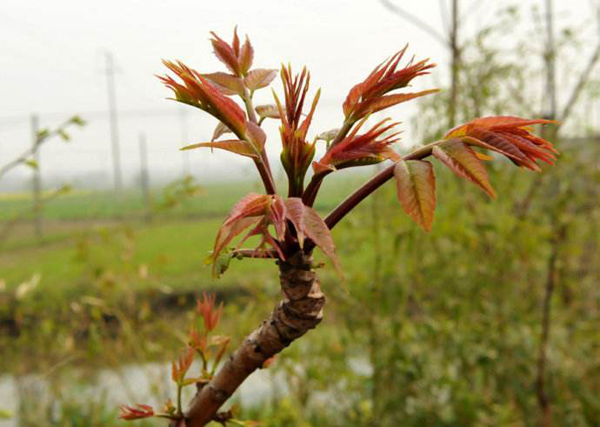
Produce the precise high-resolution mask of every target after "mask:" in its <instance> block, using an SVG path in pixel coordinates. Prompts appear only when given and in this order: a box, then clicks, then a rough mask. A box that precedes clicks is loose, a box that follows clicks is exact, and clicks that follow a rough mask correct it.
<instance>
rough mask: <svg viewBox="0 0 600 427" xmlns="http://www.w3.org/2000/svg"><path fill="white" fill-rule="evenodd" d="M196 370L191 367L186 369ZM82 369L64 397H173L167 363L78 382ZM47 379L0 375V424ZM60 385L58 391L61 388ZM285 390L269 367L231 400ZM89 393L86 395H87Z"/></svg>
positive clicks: (250, 401) (259, 398)
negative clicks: (3, 414)
mask: <svg viewBox="0 0 600 427" xmlns="http://www.w3.org/2000/svg"><path fill="white" fill-rule="evenodd" d="M194 369H196V371H197V370H198V367H197V366H192V368H191V369H190V372H195V370H194ZM85 375H86V374H85V373H84V372H78V373H77V377H78V378H79V381H78V382H77V384H76V386H74V387H69V391H68V392H67V393H68V396H67V397H69V396H71V395H72V397H73V398H75V399H78V400H82V401H83V400H84V399H86V398H89V399H91V400H90V401H94V399H104V402H105V403H106V404H107V405H108V406H109V407H110V406H112V405H114V406H115V407H116V406H118V405H120V404H134V403H147V404H151V405H155V407H157V406H158V407H160V406H162V404H163V403H164V402H165V401H166V399H167V398H168V397H171V398H172V399H173V398H174V396H175V388H174V386H173V384H172V383H171V382H170V376H171V366H170V364H158V363H148V364H144V365H125V366H122V367H119V368H117V369H103V370H100V371H97V372H95V373H93V374H89V381H88V382H87V383H86V382H82V381H81V377H82V376H83V377H84V378H85ZM50 381H51V378H48V377H44V376H43V375H27V376H24V377H15V376H12V375H4V376H2V377H0V411H8V412H10V413H11V414H12V418H10V419H1V418H0V427H17V426H18V425H19V418H18V409H19V405H20V403H21V399H28V400H29V399H31V398H32V397H35V399H45V400H44V401H48V399H51V396H50V389H51V384H50ZM65 388H66V387H65V386H64V385H63V387H62V390H65ZM184 390H185V391H187V393H186V394H184V399H183V401H184V402H187V401H188V400H189V399H191V397H192V394H193V392H194V387H192V386H189V387H186V389H184ZM280 393H281V394H285V393H287V388H286V383H285V381H284V379H283V378H282V377H281V375H277V374H274V373H272V372H270V371H269V370H260V371H257V372H255V373H254V374H253V375H251V376H250V377H249V378H248V380H247V381H245V382H244V383H243V384H242V386H241V387H240V389H239V390H238V391H237V392H236V393H235V395H234V397H233V401H235V402H238V403H240V404H242V405H244V406H254V405H257V404H260V403H261V402H263V401H264V400H265V399H267V398H269V397H272V396H274V395H276V394H280ZM88 395H89V396H88Z"/></svg>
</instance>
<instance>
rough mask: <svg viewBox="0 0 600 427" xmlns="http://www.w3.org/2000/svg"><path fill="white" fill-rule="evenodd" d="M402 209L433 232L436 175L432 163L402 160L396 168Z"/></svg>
mask: <svg viewBox="0 0 600 427" xmlns="http://www.w3.org/2000/svg"><path fill="white" fill-rule="evenodd" d="M394 178H395V179H396V188H397V192H398V200H400V204H401V205H402V209H404V212H406V213H407V214H408V215H409V216H410V217H411V218H412V219H414V220H415V221H416V222H417V224H419V225H420V226H421V227H422V228H423V229H424V230H425V231H431V224H432V223H433V214H434V211H435V175H434V173H433V167H432V165H431V163H430V162H427V161H424V160H400V161H399V162H398V163H396V166H395V167H394Z"/></svg>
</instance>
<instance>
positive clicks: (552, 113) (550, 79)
mask: <svg viewBox="0 0 600 427" xmlns="http://www.w3.org/2000/svg"><path fill="white" fill-rule="evenodd" d="M555 58H556V46H555V43H554V5H553V1H552V0H546V52H544V60H545V62H546V95H547V98H546V99H547V102H546V115H547V118H548V119H551V120H554V119H556V115H557V106H556V61H555Z"/></svg>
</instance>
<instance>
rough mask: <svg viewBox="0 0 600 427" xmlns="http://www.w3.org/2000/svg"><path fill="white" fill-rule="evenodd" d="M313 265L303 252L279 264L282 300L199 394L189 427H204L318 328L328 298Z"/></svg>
mask: <svg viewBox="0 0 600 427" xmlns="http://www.w3.org/2000/svg"><path fill="white" fill-rule="evenodd" d="M311 261H312V257H311V256H310V255H306V254H305V253H304V252H302V251H300V252H298V253H296V254H295V255H293V256H292V257H290V258H288V260H287V261H279V262H278V264H279V278H280V282H281V292H282V297H283V298H282V299H281V301H280V302H279V304H277V306H276V307H275V309H274V310H273V312H272V313H271V315H270V316H269V318H268V319H267V320H265V321H264V322H263V323H262V325H261V326H260V327H259V328H258V329H256V330H255V331H254V332H252V333H251V334H250V335H248V336H247V337H246V338H245V339H244V341H243V342H242V344H241V345H240V347H239V348H238V349H237V350H236V351H235V353H233V354H232V355H231V357H230V358H229V359H228V360H227V362H226V363H225V364H224V365H223V367H222V368H221V370H220V371H219V372H218V373H217V374H216V375H215V376H214V378H213V379H212V380H211V381H210V382H209V383H208V384H206V385H205V386H204V387H202V388H201V389H200V390H198V392H197V393H196V396H195V397H194V398H193V399H192V401H191V403H190V406H189V408H188V410H187V412H186V413H185V418H186V420H185V421H186V424H185V425H186V427H201V426H204V425H206V424H207V423H208V422H210V421H211V420H212V419H213V417H214V416H215V414H216V412H217V410H218V409H219V408H220V407H221V405H223V403H225V402H226V401H227V399H229V397H231V395H232V394H233V392H235V391H236V390H237V388H238V387H239V386H240V385H241V384H242V383H243V382H244V380H245V379H246V378H247V377H248V376H249V375H250V374H252V373H253V372H254V371H255V370H256V369H259V368H261V367H262V366H263V364H264V362H265V361H266V360H267V359H269V358H271V357H273V356H274V355H276V354H277V353H279V352H281V351H282V350H283V349H284V348H286V347H287V346H288V345H290V344H291V343H292V342H293V341H294V340H296V339H298V338H300V337H301V336H302V335H304V334H305V333H306V332H308V331H309V330H310V329H313V328H315V327H316V326H317V325H318V324H319V322H320V321H321V319H322V318H323V306H324V304H325V295H323V293H322V292H321V288H320V285H319V280H318V278H317V276H316V274H315V272H314V271H313V270H312V269H311Z"/></svg>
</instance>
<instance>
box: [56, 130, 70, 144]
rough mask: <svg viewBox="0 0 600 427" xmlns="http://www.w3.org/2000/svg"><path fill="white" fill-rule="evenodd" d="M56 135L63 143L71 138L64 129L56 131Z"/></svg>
mask: <svg viewBox="0 0 600 427" xmlns="http://www.w3.org/2000/svg"><path fill="white" fill-rule="evenodd" d="M56 133H58V136H60V138H61V139H62V140H63V141H65V142H68V141H70V140H71V136H70V135H69V134H68V133H67V131H65V130H64V129H58V130H57V131H56Z"/></svg>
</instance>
